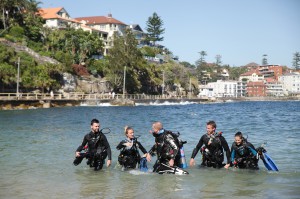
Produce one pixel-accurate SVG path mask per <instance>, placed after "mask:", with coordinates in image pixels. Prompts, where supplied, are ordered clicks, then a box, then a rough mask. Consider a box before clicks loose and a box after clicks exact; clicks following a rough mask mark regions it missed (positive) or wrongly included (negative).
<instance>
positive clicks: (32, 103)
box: [0, 97, 300, 110]
mask: <svg viewBox="0 0 300 199" xmlns="http://www.w3.org/2000/svg"><path fill="white" fill-rule="evenodd" d="M299 100H300V97H242V98H217V99H200V98H194V99H188V98H186V99H184V98H182V99H156V100H155V99H133V100H132V99H104V100H55V99H54V100H1V101H0V110H26V109H38V108H52V107H53V108H55V107H73V106H101V105H103V104H106V105H108V106H136V105H137V104H139V105H158V104H162V105H163V104H166V103H170V104H180V103H198V104H201V103H202V104H203V103H226V102H241V101H299Z"/></svg>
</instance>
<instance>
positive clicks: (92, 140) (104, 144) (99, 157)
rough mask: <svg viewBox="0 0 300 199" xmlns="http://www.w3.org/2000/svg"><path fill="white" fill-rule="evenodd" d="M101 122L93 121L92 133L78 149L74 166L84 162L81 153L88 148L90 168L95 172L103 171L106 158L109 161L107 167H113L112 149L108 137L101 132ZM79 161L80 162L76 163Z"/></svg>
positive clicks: (85, 137)
mask: <svg viewBox="0 0 300 199" xmlns="http://www.w3.org/2000/svg"><path fill="white" fill-rule="evenodd" d="M99 128H100V122H99V120H97V119H93V120H92V121H91V132H90V133H88V134H86V135H85V136H84V138H83V141H82V143H81V145H80V146H79V147H78V148H77V150H76V152H75V156H76V159H75V161H74V165H78V164H80V162H81V160H82V158H83V157H82V154H81V153H80V152H81V151H82V150H84V149H85V146H86V145H87V146H88V152H87V154H86V158H88V164H89V165H90V167H94V169H95V170H100V169H102V166H103V164H104V161H105V159H106V157H108V160H107V162H106V165H107V167H109V166H110V165H111V149H110V145H109V143H108V141H107V139H106V136H105V135H104V134H103V133H102V132H100V131H99ZM76 160H78V162H79V163H78V162H76Z"/></svg>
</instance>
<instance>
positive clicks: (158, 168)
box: [146, 122, 188, 175]
mask: <svg viewBox="0 0 300 199" xmlns="http://www.w3.org/2000/svg"><path fill="white" fill-rule="evenodd" d="M152 130H153V131H152V132H151V133H152V135H153V136H154V137H155V144H154V145H153V147H152V148H151V149H150V151H149V154H147V156H146V158H147V160H148V161H151V156H153V155H154V154H156V155H157V160H156V162H155V164H154V166H153V172H157V173H159V174H164V173H172V174H179V175H182V174H188V172H187V171H184V170H182V169H181V168H180V167H179V166H180V158H181V156H180V153H178V151H179V149H180V147H181V146H182V144H183V143H182V142H181V143H179V142H180V141H179V139H178V138H177V137H176V135H174V133H172V132H171V131H167V130H165V129H164V128H163V125H162V123H161V122H154V123H153V124H152ZM177 136H178V135H177Z"/></svg>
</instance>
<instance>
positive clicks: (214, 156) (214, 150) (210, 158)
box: [190, 121, 230, 169]
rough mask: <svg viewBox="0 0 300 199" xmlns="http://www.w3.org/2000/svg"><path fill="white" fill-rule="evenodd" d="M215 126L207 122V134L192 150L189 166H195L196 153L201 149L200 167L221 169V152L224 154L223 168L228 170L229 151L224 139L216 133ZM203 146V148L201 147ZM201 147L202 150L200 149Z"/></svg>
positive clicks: (222, 158)
mask: <svg viewBox="0 0 300 199" xmlns="http://www.w3.org/2000/svg"><path fill="white" fill-rule="evenodd" d="M216 128H217V125H216V123H215V122H214V121H209V122H207V123H206V130H207V133H206V134H204V135H203V136H202V137H201V138H200V140H199V142H198V144H197V145H196V148H195V149H194V150H193V153H192V156H191V160H190V166H191V167H192V166H194V165H195V159H194V158H195V157H196V155H197V153H198V151H199V150H200V149H201V153H202V164H201V165H202V166H207V167H214V168H221V167H223V166H224V164H223V160H224V154H223V151H225V152H226V157H227V164H225V166H224V168H226V169H228V168H229V166H230V149H229V146H228V143H227V141H226V139H225V138H224V137H223V136H222V133H221V132H220V133H216V132H215V131H216ZM203 144H204V147H202V145H203ZM201 147H202V148H201Z"/></svg>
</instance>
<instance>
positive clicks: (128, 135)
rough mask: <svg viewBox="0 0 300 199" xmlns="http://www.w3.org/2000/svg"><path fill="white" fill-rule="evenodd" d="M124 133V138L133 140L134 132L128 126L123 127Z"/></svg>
mask: <svg viewBox="0 0 300 199" xmlns="http://www.w3.org/2000/svg"><path fill="white" fill-rule="evenodd" d="M124 130H125V131H124V133H125V136H126V137H127V138H129V139H133V138H134V130H133V128H132V127H130V126H125V127H124Z"/></svg>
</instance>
